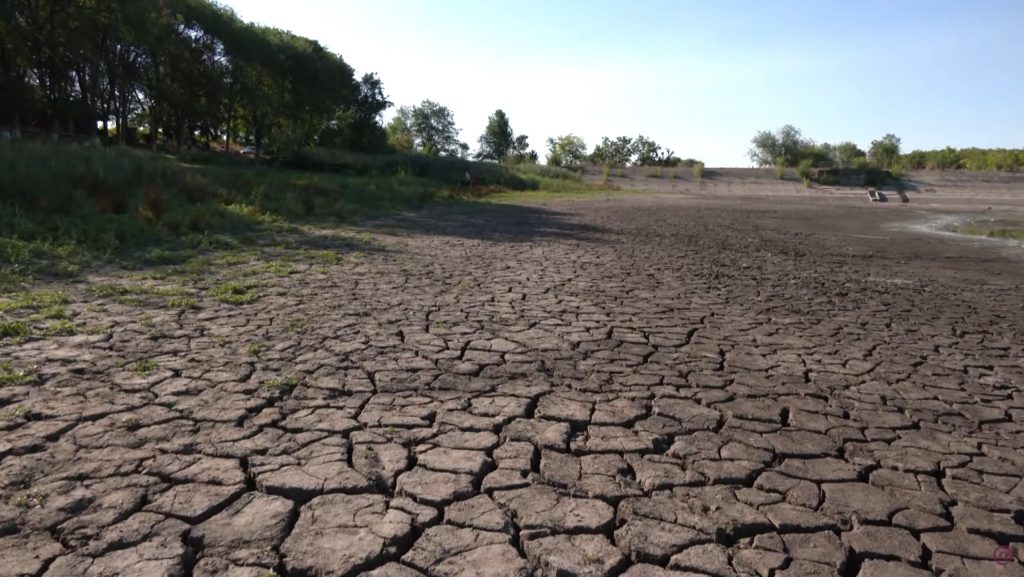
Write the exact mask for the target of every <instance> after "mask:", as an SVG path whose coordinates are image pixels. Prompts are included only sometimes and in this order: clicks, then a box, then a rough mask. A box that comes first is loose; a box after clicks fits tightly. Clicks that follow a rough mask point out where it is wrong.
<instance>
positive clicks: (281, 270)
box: [263, 261, 297, 276]
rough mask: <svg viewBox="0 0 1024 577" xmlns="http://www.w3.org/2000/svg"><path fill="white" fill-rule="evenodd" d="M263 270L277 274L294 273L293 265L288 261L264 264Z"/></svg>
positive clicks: (286, 274)
mask: <svg viewBox="0 0 1024 577" xmlns="http://www.w3.org/2000/svg"><path fill="white" fill-rule="evenodd" d="M263 270H264V271H266V272H269V273H271V274H275V275H277V276H288V275H291V274H295V273H296V272H297V271H296V270H295V266H294V265H292V263H290V262H283V261H276V262H271V263H268V264H266V265H265V266H264V267H263Z"/></svg>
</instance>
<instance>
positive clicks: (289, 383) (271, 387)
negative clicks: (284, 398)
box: [260, 377, 299, 391]
mask: <svg viewBox="0 0 1024 577" xmlns="http://www.w3.org/2000/svg"><path fill="white" fill-rule="evenodd" d="M298 385H299V378H298V377H285V378H283V379H270V380H269V381H266V382H265V383H263V384H262V385H260V388H261V389H263V390H265V391H278V390H281V389H293V388H295V387H297V386H298Z"/></svg>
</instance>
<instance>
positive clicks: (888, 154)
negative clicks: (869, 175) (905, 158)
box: [868, 134, 901, 168]
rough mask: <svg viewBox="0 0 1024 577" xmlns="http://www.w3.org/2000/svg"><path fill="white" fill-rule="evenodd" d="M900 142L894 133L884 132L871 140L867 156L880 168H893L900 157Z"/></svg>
mask: <svg viewBox="0 0 1024 577" xmlns="http://www.w3.org/2000/svg"><path fill="white" fill-rule="evenodd" d="M900 144H901V142H900V139H899V138H898V137H897V136H896V135H895V134H886V135H885V136H883V137H882V138H880V139H879V140H873V141H872V142H871V148H870V149H868V158H869V159H870V160H871V162H873V163H875V164H876V165H878V166H880V167H882V168H895V167H896V166H897V163H898V162H899V159H900Z"/></svg>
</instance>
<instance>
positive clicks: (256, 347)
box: [246, 343, 263, 357]
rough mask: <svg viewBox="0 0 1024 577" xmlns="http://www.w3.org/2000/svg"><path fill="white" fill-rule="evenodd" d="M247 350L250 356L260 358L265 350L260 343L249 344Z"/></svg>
mask: <svg viewBox="0 0 1024 577" xmlns="http://www.w3.org/2000/svg"><path fill="white" fill-rule="evenodd" d="M246 350H247V351H248V352H249V356H253V357H258V356H260V351H262V350H263V345H261V344H260V343H249V346H248V347H246Z"/></svg>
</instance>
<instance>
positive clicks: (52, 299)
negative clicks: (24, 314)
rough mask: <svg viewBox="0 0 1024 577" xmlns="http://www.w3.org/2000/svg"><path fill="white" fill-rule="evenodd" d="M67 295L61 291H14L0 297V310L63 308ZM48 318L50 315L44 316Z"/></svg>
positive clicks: (51, 309)
mask: <svg viewBox="0 0 1024 577" xmlns="http://www.w3.org/2000/svg"><path fill="white" fill-rule="evenodd" d="M67 302H68V295H67V293H65V292H63V291H33V292H21V293H15V294H13V295H11V296H9V297H7V298H0V312H14V311H20V310H24V309H28V310H33V311H40V312H42V311H53V310H57V309H60V310H63V305H65V304H67ZM45 318H50V317H45Z"/></svg>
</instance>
